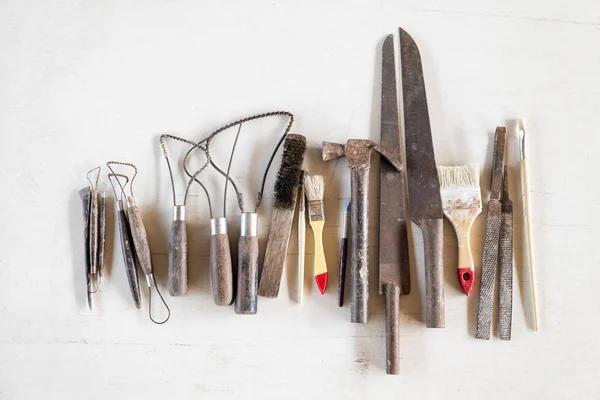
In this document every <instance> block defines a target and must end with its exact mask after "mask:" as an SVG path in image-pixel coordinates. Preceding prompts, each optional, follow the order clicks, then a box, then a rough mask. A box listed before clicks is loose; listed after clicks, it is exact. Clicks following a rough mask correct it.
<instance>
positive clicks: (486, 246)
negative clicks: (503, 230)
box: [475, 126, 506, 339]
mask: <svg viewBox="0 0 600 400" xmlns="http://www.w3.org/2000/svg"><path fill="white" fill-rule="evenodd" d="M505 145H506V128H505V127H503V126H499V127H497V128H496V135H495V139H494V159H493V161H492V190H491V193H490V201H489V202H488V213H487V219H486V226H485V239H484V242H483V267H482V270H481V286H480V287H479V305H478V306H477V331H476V333H475V337H476V338H478V339H489V338H490V335H491V331H492V312H493V308H494V288H495V286H496V270H497V269H498V249H499V241H500V224H501V220H502V203H501V202H500V192H501V190H502V170H503V168H504V147H505Z"/></svg>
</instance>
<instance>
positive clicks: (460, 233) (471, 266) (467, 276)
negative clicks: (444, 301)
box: [445, 208, 481, 296]
mask: <svg viewBox="0 0 600 400" xmlns="http://www.w3.org/2000/svg"><path fill="white" fill-rule="evenodd" d="M480 213H481V209H479V208H464V209H457V210H451V211H445V214H446V217H447V218H448V220H450V222H451V223H452V226H453V227H454V231H455V232H456V240H457V242H458V264H457V266H456V267H457V273H458V281H459V282H460V285H461V287H462V289H463V292H464V293H465V294H466V295H467V296H468V295H469V294H470V293H471V289H472V287H473V282H474V281H475V263H474V262H473V255H472V253H471V238H470V236H471V227H472V226H473V222H475V219H476V218H477V216H478V215H479V214H480Z"/></svg>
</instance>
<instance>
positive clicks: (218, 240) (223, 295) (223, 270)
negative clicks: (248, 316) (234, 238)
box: [208, 233, 233, 306]
mask: <svg viewBox="0 0 600 400" xmlns="http://www.w3.org/2000/svg"><path fill="white" fill-rule="evenodd" d="M208 265H209V270H210V284H211V287H212V294H213V300H214V302H215V304H216V305H218V306H228V305H231V303H232V302H233V266H232V264H231V249H230V247H229V235H227V234H226V233H220V234H215V235H211V236H210V256H209V261H208Z"/></svg>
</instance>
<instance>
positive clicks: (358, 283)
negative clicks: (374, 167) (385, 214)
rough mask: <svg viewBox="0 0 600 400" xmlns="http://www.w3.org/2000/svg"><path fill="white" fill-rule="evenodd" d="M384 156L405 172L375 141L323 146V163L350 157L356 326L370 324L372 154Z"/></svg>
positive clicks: (353, 285)
mask: <svg viewBox="0 0 600 400" xmlns="http://www.w3.org/2000/svg"><path fill="white" fill-rule="evenodd" d="M372 150H375V151H376V152H378V153H379V154H381V156H383V157H384V158H385V159H386V160H388V161H389V163H390V164H391V165H392V166H394V168H396V169H397V170H398V171H399V172H402V171H403V168H402V164H401V163H400V160H398V158H396V157H395V156H393V155H392V154H391V153H389V152H388V151H386V150H385V149H384V148H382V147H381V146H379V145H378V144H377V143H375V142H373V141H372V140H363V139H350V140H348V141H347V142H346V144H345V145H343V144H339V143H331V142H323V161H329V160H333V159H336V158H340V157H343V156H346V158H347V159H348V166H349V167H350V190H351V198H350V207H351V208H350V220H351V223H350V226H351V229H352V231H351V232H352V233H351V237H350V254H351V263H350V275H351V282H352V285H351V296H352V304H351V306H350V314H351V319H352V322H355V323H362V324H364V323H366V322H367V320H368V318H369V307H368V303H369V254H368V250H367V245H368V243H369V232H368V226H367V225H368V221H369V215H368V212H369V205H368V201H369V169H370V168H371V151H372Z"/></svg>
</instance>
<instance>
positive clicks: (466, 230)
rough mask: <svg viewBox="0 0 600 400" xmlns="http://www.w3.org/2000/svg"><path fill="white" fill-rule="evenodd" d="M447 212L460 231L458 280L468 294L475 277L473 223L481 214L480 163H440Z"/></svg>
mask: <svg viewBox="0 0 600 400" xmlns="http://www.w3.org/2000/svg"><path fill="white" fill-rule="evenodd" d="M438 176H439V179H440V185H441V188H442V189H441V193H442V207H443V208H444V215H445V216H446V218H448V220H449V221H450V223H451V224H452V226H453V227H454V231H455V232H456V239H457V241H458V264H457V267H458V281H459V282H460V286H461V287H462V290H463V292H464V293H465V294H466V295H467V296H468V295H469V293H471V288H472V287H473V281H474V280H475V263H474V262H473V255H472V254H471V227H472V226H473V222H475V219H476V218H477V216H478V215H479V214H481V189H480V188H479V165H476V164H473V165H461V166H457V167H438Z"/></svg>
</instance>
